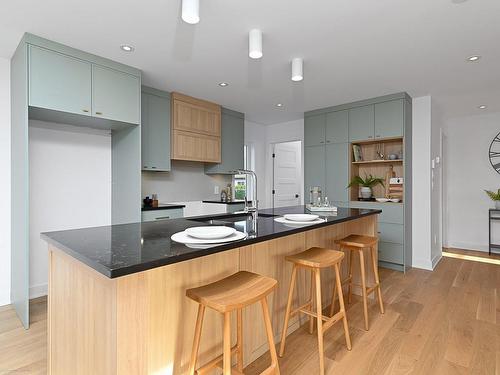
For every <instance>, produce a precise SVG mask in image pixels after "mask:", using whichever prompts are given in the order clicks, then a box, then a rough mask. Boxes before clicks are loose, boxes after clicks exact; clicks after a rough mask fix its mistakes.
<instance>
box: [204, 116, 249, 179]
mask: <svg viewBox="0 0 500 375" xmlns="http://www.w3.org/2000/svg"><path fill="white" fill-rule="evenodd" d="M244 137H245V115H244V114H243V113H240V112H236V111H232V110H230V109H227V108H222V114H221V162H220V163H217V164H213V163H210V164H205V173H206V174H230V173H231V171H234V170H237V169H243V168H244V164H245V162H244V155H243V154H244V147H245V139H244Z"/></svg>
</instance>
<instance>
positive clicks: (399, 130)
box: [375, 99, 404, 138]
mask: <svg viewBox="0 0 500 375" xmlns="http://www.w3.org/2000/svg"><path fill="white" fill-rule="evenodd" d="M403 116H404V100H403V99H399V100H393V101H389V102H384V103H378V104H375V138H390V137H402V136H403V126H404V117H403Z"/></svg>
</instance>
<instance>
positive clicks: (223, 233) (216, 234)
mask: <svg viewBox="0 0 500 375" xmlns="http://www.w3.org/2000/svg"><path fill="white" fill-rule="evenodd" d="M184 232H186V234H187V235H188V236H191V237H194V238H199V239H202V240H215V239H219V238H225V237H228V236H230V235H231V234H233V233H234V232H236V229H234V228H231V227H225V226H221V225H219V226H205V227H192V228H187V229H186V230H185V231H184Z"/></svg>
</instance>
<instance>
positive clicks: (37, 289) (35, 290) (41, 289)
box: [30, 284, 48, 299]
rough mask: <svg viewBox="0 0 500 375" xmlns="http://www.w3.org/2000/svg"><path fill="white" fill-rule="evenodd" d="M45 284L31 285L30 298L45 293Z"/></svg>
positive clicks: (46, 287)
mask: <svg viewBox="0 0 500 375" xmlns="http://www.w3.org/2000/svg"><path fill="white" fill-rule="evenodd" d="M47 290H48V286H47V284H40V285H33V286H31V287H30V299H33V298H38V297H42V296H46V295H47Z"/></svg>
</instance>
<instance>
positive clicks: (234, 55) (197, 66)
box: [0, 0, 500, 124]
mask: <svg viewBox="0 0 500 375" xmlns="http://www.w3.org/2000/svg"><path fill="white" fill-rule="evenodd" d="M200 2H201V5H200V8H201V11H200V15H201V22H200V23H199V24H198V25H188V24H185V23H183V22H182V21H181V20H180V14H179V13H180V0H163V1H159V0H142V1H137V0H136V1H133V0H86V1H83V0H73V1H70V0H44V1H41V0H2V7H1V13H0V56H3V57H10V56H12V53H13V51H14V49H15V47H16V45H17V43H18V42H19V39H20V38H21V36H22V34H23V32H25V31H27V32H31V33H34V34H37V35H40V36H42V37H45V38H48V39H51V40H54V41H58V42H61V43H63V44H67V45H70V46H72V47H75V48H79V49H82V50H84V51H88V52H92V53H95V54H97V55H101V56H104V57H108V58H110V59H113V60H117V61H120V62H122V63H125V64H129V65H132V66H135V67H137V68H140V69H141V70H142V71H143V72H144V77H143V83H144V84H147V85H150V86H153V87H156V88H159V89H164V90H168V91H179V92H183V93H186V94H189V95H193V96H196V97H200V98H204V99H208V100H212V101H215V102H218V103H220V104H222V105H223V106H225V107H228V108H231V109H235V110H238V111H242V112H245V113H246V115H247V118H248V119H249V120H252V121H255V122H259V123H263V124H270V123H276V122H282V121H287V120H293V119H296V118H299V117H301V116H302V113H303V112H304V111H307V110H311V109H316V108H321V107H325V106H331V105H336V104H342V103H346V102H350V101H354V100H360V99H366V98H370V97H374V96H379V95H383V94H389V93H393V92H399V91H407V92H408V93H409V94H410V95H411V96H420V95H428V94H430V95H432V96H433V97H434V98H435V99H436V103H437V104H438V106H439V107H440V110H441V112H442V114H443V115H444V116H445V117H453V116H461V115H470V114H474V113H477V112H478V110H477V108H476V107H477V105H479V104H483V103H484V104H487V105H488V109H487V111H500V100H499V99H500V70H499V67H500V1H499V0H468V1H466V2H465V3H460V4H456V3H454V2H453V0H412V1H409V0H314V1H311V0H302V1H299V0H246V1H243V0H226V1H223V0H201V1H200ZM255 27H257V28H260V29H262V31H263V34H264V57H263V58H262V59H260V60H251V59H249V58H248V50H247V49H248V46H247V44H248V31H249V30H250V29H251V28H255ZM124 43H128V44H131V45H133V46H135V48H136V50H135V52H133V53H130V54H127V53H124V52H122V51H121V50H120V49H119V45H120V44H124ZM473 54H479V55H481V56H483V58H482V59H481V60H480V62H478V63H474V64H472V63H466V62H465V58H466V57H467V56H469V55H473ZM292 57H303V58H304V76H305V78H304V81H303V82H298V83H295V82H292V81H291V80H290V60H291V59H292ZM221 81H226V82H229V83H230V85H229V86H228V87H226V88H221V87H219V86H218V83H219V82H221ZM278 102H280V103H283V104H284V107H283V108H282V109H279V108H276V107H275V104H276V103H278Z"/></svg>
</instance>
